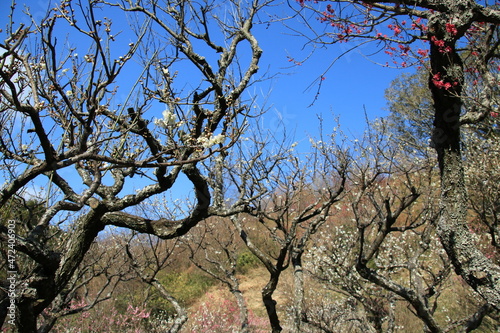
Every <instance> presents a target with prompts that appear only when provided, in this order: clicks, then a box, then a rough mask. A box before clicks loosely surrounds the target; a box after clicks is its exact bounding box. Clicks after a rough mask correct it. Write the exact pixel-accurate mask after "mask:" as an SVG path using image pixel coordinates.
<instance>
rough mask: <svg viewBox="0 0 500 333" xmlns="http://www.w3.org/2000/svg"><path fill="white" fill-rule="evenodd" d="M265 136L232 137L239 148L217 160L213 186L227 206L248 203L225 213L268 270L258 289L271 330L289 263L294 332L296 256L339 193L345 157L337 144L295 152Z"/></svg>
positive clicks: (278, 326)
mask: <svg viewBox="0 0 500 333" xmlns="http://www.w3.org/2000/svg"><path fill="white" fill-rule="evenodd" d="M271 135H273V134H271ZM271 135H270V136H271ZM271 137H272V136H271ZM267 138H268V136H267V135H264V134H263V133H258V135H254V136H250V137H249V141H250V142H249V141H245V142H240V143H238V144H237V146H238V147H241V148H240V149H233V150H232V151H231V153H230V154H228V156H226V157H225V158H226V162H225V163H222V164H220V166H221V167H223V169H221V170H222V172H220V174H221V175H224V177H221V178H220V180H219V181H220V183H221V184H222V185H221V186H218V187H217V188H221V189H224V192H223V193H222V194H223V198H224V200H221V202H227V203H228V204H227V205H228V206H229V207H232V210H233V211H234V209H235V207H237V206H238V205H239V204H240V202H242V201H243V202H248V206H249V207H250V209H249V210H247V211H245V212H241V213H240V214H234V215H232V216H230V219H231V221H232V223H233V225H234V227H235V229H236V230H237V232H238V234H239V236H240V238H241V240H242V241H243V243H244V244H245V245H246V247H247V248H248V250H249V251H250V252H251V253H252V254H253V255H255V257H257V258H258V260H260V262H261V263H262V265H263V266H264V267H265V268H266V270H267V272H268V274H269V277H268V280H267V283H266V285H265V286H264V287H263V288H262V291H261V295H262V301H263V303H264V306H265V308H266V311H267V316H268V319H269V323H270V326H271V330H272V331H273V332H281V331H282V330H283V327H282V323H283V318H280V316H279V313H278V304H277V301H276V299H275V298H274V293H275V291H276V289H277V287H278V283H279V281H280V278H281V277H282V274H283V272H284V271H285V270H287V269H289V268H290V267H291V268H292V269H293V276H294V282H293V288H292V290H293V306H292V308H291V309H290V313H291V316H290V318H289V324H290V326H291V327H292V330H293V331H297V332H300V331H301V325H302V319H301V318H302V312H303V299H304V292H305V291H304V290H305V286H304V275H303V259H302V258H303V255H304V252H305V251H306V250H307V249H308V247H309V245H310V244H311V242H312V241H313V240H314V239H315V237H316V232H317V231H318V229H319V228H320V226H321V225H322V224H323V223H324V222H325V221H326V218H327V216H328V213H329V211H330V208H331V207H332V205H333V204H335V203H336V202H337V201H339V200H341V199H342V198H343V193H344V186H345V182H346V177H347V168H348V165H349V163H350V159H351V157H350V155H349V154H348V153H347V151H348V149H347V148H345V147H342V146H341V145H340V144H339V145H333V146H328V147H327V146H326V145H324V146H315V147H314V149H313V152H312V153H310V154H308V155H307V156H303V157H301V158H299V157H297V156H295V154H294V146H295V144H293V143H292V144H287V141H286V138H285V139H284V140H276V138H275V140H266V139H267ZM214 179H215V181H217V180H218V179H217V178H216V177H214ZM213 187H215V186H213ZM214 197H216V194H214ZM233 198H236V199H233Z"/></svg>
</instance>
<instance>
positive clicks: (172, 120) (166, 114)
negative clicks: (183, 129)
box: [154, 110, 177, 128]
mask: <svg viewBox="0 0 500 333" xmlns="http://www.w3.org/2000/svg"><path fill="white" fill-rule="evenodd" d="M162 115H163V119H155V120H154V123H155V124H156V125H158V126H161V127H163V128H169V127H173V126H174V125H176V123H177V115H176V114H174V113H172V112H170V111H168V110H165V111H163V113H162Z"/></svg>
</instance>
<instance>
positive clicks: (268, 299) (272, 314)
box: [262, 272, 283, 333]
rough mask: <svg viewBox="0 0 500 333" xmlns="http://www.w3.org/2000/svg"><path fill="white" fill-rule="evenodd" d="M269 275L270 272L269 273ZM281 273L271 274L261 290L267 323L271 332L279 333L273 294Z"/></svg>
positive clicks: (279, 326)
mask: <svg viewBox="0 0 500 333" xmlns="http://www.w3.org/2000/svg"><path fill="white" fill-rule="evenodd" d="M270 273H271V272H270ZM280 273H281V272H277V273H274V274H273V273H271V277H270V278H269V282H268V283H267V284H266V286H265V287H264V288H263V289H262V301H263V302H264V306H265V307H266V311H267V316H268V318H269V323H270V324H271V332H272V333H279V332H281V331H282V330H283V328H282V327H281V324H280V320H279V317H278V312H277V310H276V301H275V300H274V299H273V293H274V291H275V290H276V287H277V285H278V280H279V276H280Z"/></svg>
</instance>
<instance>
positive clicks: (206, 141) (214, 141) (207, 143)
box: [197, 134, 226, 148]
mask: <svg viewBox="0 0 500 333" xmlns="http://www.w3.org/2000/svg"><path fill="white" fill-rule="evenodd" d="M225 139H226V136H225V135H222V134H217V135H216V136H211V137H209V138H207V137H205V136H202V137H199V138H198V140H197V141H198V143H199V144H200V145H202V146H203V147H204V148H210V147H212V146H215V145H218V144H221V143H223V142H224V140H225Z"/></svg>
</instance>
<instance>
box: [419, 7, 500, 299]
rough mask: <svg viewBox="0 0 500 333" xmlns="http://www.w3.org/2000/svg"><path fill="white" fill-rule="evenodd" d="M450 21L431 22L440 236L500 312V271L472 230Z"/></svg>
mask: <svg viewBox="0 0 500 333" xmlns="http://www.w3.org/2000/svg"><path fill="white" fill-rule="evenodd" d="M445 19H446V18H440V17H439V16H438V15H436V17H435V18H434V19H433V20H430V21H429V32H430V33H431V34H432V36H433V38H435V40H438V41H444V42H445V44H444V46H443V45H442V44H440V43H434V42H432V40H431V42H430V44H431V53H430V57H431V73H430V79H429V88H430V90H431V92H432V98H433V102H434V108H435V119H434V125H435V129H434V133H433V136H432V143H433V145H434V148H435V149H436V151H437V155H438V162H439V168H440V173H441V216H440V218H439V220H438V222H437V231H438V234H439V237H440V238H441V242H442V244H443V247H444V249H445V250H446V252H447V254H448V256H449V257H450V260H451V261H452V263H453V266H454V268H455V271H456V272H457V274H459V275H461V276H462V278H463V279H464V280H465V281H466V282H467V283H468V284H469V285H470V286H471V287H472V288H474V289H475V290H476V291H477V292H478V293H479V294H481V296H483V297H484V298H485V300H486V301H487V302H489V303H490V304H492V305H493V306H494V307H495V308H497V309H500V270H499V268H498V266H496V265H494V263H493V262H492V261H491V260H489V259H488V258H486V256H484V255H483V254H482V253H481V252H480V251H479V250H478V249H477V248H476V246H475V244H474V242H473V240H472V239H471V234H470V231H469V228H468V224H467V206H468V201H467V192H466V186H465V176H464V169H463V162H462V155H461V151H460V149H461V142H460V113H461V110H462V107H463V101H462V97H461V95H462V85H463V81H464V74H463V73H464V72H463V64H462V61H461V59H460V57H459V55H458V54H457V52H456V50H455V43H456V38H453V39H451V38H450V36H449V34H448V35H447V33H446V31H445V26H446V22H447V21H446V20H445Z"/></svg>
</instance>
